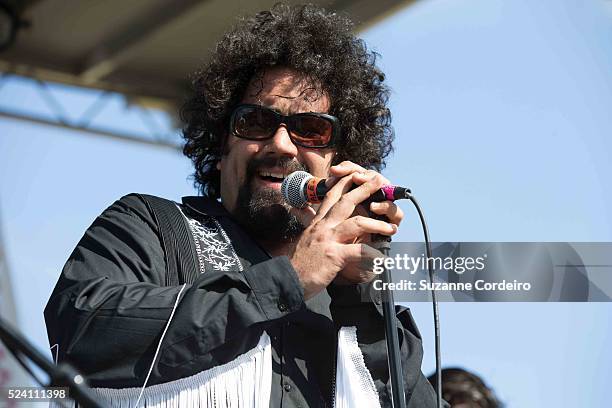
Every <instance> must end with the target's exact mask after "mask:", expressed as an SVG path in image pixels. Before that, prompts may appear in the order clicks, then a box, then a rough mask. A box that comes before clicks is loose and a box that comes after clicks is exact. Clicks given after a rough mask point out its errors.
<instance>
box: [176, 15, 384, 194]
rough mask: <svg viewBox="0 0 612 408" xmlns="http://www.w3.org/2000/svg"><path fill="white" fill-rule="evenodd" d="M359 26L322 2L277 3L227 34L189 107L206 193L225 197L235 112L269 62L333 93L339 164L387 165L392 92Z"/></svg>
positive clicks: (186, 132)
mask: <svg viewBox="0 0 612 408" xmlns="http://www.w3.org/2000/svg"><path fill="white" fill-rule="evenodd" d="M352 30H353V25H352V23H351V21H350V20H349V19H347V18H345V17H342V16H340V15H337V14H335V13H330V12H328V11H325V10H323V9H321V8H318V7H316V6H312V5H306V6H288V5H283V4H277V5H275V6H274V7H273V8H272V9H271V10H269V11H262V12H260V13H258V14H256V15H255V16H254V17H252V18H248V19H244V20H242V21H240V23H239V24H237V25H236V27H235V28H234V29H233V30H232V31H230V32H228V33H227V34H225V36H224V37H223V38H222V39H221V40H220V42H219V43H218V44H217V47H216V49H215V50H214V52H213V53H212V56H211V58H210V60H209V62H208V63H207V64H206V65H205V66H204V67H203V68H202V69H201V70H200V71H198V72H197V73H196V74H195V77H194V80H193V87H194V89H193V95H192V96H191V97H190V98H189V99H188V100H187V101H186V102H185V104H184V105H183V108H182V109H181V118H182V120H183V122H184V128H183V137H184V139H185V146H184V149H183V152H184V154H185V155H186V156H187V157H189V158H190V159H191V160H192V161H193V163H194V166H195V174H194V179H195V180H194V184H195V185H196V187H198V188H199V190H200V191H201V192H202V193H203V194H205V195H207V196H209V197H211V198H218V197H219V184H220V180H219V178H220V173H219V171H218V170H217V169H216V164H217V162H218V161H219V160H220V159H221V155H222V153H223V150H224V143H225V140H226V138H227V133H228V126H229V118H230V115H231V113H232V111H233V109H234V107H235V106H236V105H237V104H238V103H239V102H240V100H241V99H242V97H243V95H244V92H245V89H246V87H247V85H248V84H249V82H250V81H251V79H252V78H253V77H254V76H255V75H261V74H262V73H263V72H265V69H266V68H269V67H287V68H291V69H293V70H296V71H298V72H300V73H302V74H304V75H305V77H306V78H308V79H309V80H311V81H312V83H313V84H319V85H320V86H321V87H322V89H320V91H324V92H326V93H327V95H328V96H329V97H330V101H331V108H330V112H329V114H331V115H334V116H336V117H338V118H339V120H340V124H341V127H340V131H341V137H340V140H339V141H338V143H337V144H336V146H335V149H336V153H337V154H336V156H335V158H334V164H337V163H339V162H341V161H343V160H351V161H353V162H355V163H358V164H360V165H362V166H364V167H366V168H370V169H375V170H381V169H382V168H383V167H384V164H385V162H384V160H385V158H386V157H387V156H388V155H389V153H390V152H391V151H392V141H393V137H394V134H393V130H392V128H391V115H390V112H389V109H388V108H387V101H388V97H389V90H388V88H387V87H386V85H384V84H383V81H384V75H383V74H382V72H381V71H380V70H379V69H378V68H377V67H376V65H375V60H376V54H375V53H374V52H371V51H369V50H368V49H367V47H366V45H365V43H364V42H363V40H360V39H358V38H356V37H355V36H354V35H353V33H352Z"/></svg>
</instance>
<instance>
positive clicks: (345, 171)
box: [329, 160, 367, 177]
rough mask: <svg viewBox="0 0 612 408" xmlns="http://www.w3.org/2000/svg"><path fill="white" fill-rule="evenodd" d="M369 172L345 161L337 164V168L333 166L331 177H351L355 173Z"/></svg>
mask: <svg viewBox="0 0 612 408" xmlns="http://www.w3.org/2000/svg"><path fill="white" fill-rule="evenodd" d="M366 171H367V170H366V169H365V168H364V167H362V166H360V165H358V164H355V163H353V162H351V161H348V160H346V161H343V162H342V163H340V164H336V165H335V166H331V167H330V168H329V172H330V174H331V175H333V176H336V177H344V176H346V175H349V174H351V173H355V172H366Z"/></svg>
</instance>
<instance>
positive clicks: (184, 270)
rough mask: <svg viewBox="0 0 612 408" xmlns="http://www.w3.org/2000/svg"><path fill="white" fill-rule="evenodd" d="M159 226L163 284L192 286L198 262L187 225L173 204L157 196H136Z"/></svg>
mask: <svg viewBox="0 0 612 408" xmlns="http://www.w3.org/2000/svg"><path fill="white" fill-rule="evenodd" d="M138 196H139V197H140V198H142V200H143V201H144V202H145V204H146V205H147V207H148V208H149V210H150V211H151V214H152V215H153V218H154V220H155V223H156V224H157V225H158V227H159V232H160V233H159V236H160V241H161V243H162V246H163V250H164V254H165V259H166V285H167V286H175V285H179V284H183V283H190V284H191V283H193V282H194V281H195V280H196V278H197V277H198V275H199V273H198V271H199V268H198V260H197V259H196V257H195V248H194V246H193V241H192V239H191V238H190V236H191V234H190V232H189V226H188V225H187V221H186V220H185V219H184V217H183V215H182V214H181V212H180V211H179V209H178V207H177V206H176V203H174V202H172V201H170V200H166V199H163V198H160V197H156V196H152V195H148V194H138Z"/></svg>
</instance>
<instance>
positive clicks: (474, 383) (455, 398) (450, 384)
mask: <svg viewBox="0 0 612 408" xmlns="http://www.w3.org/2000/svg"><path fill="white" fill-rule="evenodd" d="M427 379H428V380H429V382H430V383H431V384H432V385H433V387H434V389H436V377H435V375H431V376H429V377H428V378H427ZM442 398H443V399H444V400H445V401H447V402H448V403H449V404H450V405H451V407H454V406H461V408H463V407H466V408H467V407H469V408H501V407H502V404H500V402H499V401H498V400H497V398H496V397H495V394H494V393H493V391H492V390H491V389H490V388H489V387H487V386H486V384H485V383H484V382H483V381H482V379H481V378H480V377H478V376H477V375H475V374H472V373H470V372H469V371H466V370H464V369H462V368H445V369H443V370H442Z"/></svg>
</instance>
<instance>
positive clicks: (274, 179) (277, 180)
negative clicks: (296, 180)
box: [257, 170, 287, 184]
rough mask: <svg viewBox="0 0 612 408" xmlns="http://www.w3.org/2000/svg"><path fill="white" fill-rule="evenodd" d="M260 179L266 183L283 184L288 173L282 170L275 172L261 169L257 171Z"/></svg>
mask: <svg viewBox="0 0 612 408" xmlns="http://www.w3.org/2000/svg"><path fill="white" fill-rule="evenodd" d="M257 175H258V176H259V179H260V180H263V181H265V182H266V183H272V184H281V183H282V182H283V180H284V179H285V177H287V175H286V174H285V173H282V172H274V171H268V170H260V171H258V172H257Z"/></svg>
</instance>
